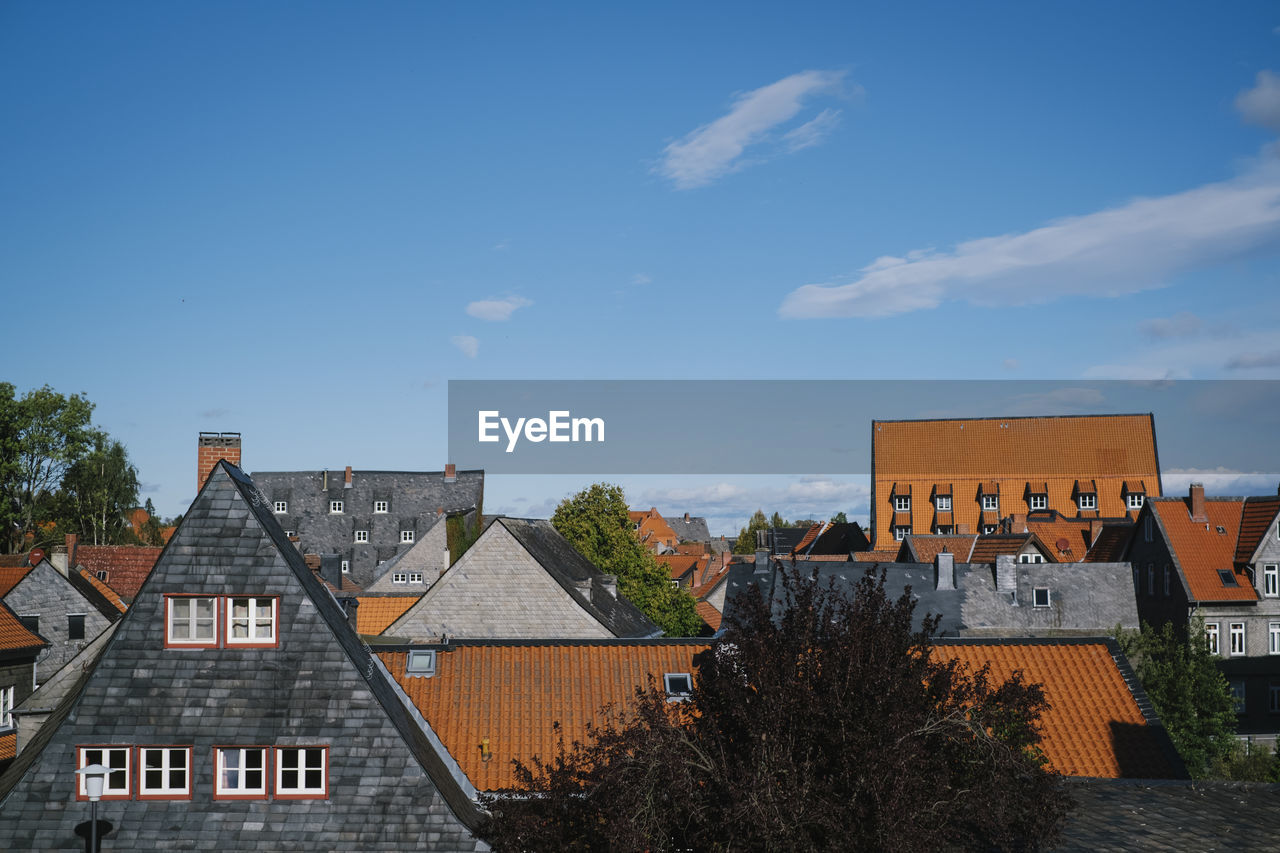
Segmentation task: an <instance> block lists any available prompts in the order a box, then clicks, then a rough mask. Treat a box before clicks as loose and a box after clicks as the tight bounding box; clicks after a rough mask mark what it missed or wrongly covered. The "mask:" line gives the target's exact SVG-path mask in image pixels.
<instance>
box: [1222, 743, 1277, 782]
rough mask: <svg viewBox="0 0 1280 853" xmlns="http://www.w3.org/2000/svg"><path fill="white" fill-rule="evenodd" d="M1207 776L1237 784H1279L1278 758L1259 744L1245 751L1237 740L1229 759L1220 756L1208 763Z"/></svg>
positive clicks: (1243, 746)
mask: <svg viewBox="0 0 1280 853" xmlns="http://www.w3.org/2000/svg"><path fill="white" fill-rule="evenodd" d="M1208 776H1209V778H1211V779H1233V780H1235V781H1239V782H1280V757H1278V756H1277V755H1276V753H1275V752H1273V751H1272V750H1270V749H1268V748H1267V747H1266V746H1262V745H1259V744H1254V745H1252V746H1251V747H1249V749H1248V751H1246V750H1245V745H1244V744H1243V743H1241V742H1240V741H1239V740H1237V741H1236V743H1235V746H1234V747H1233V748H1232V753H1231V755H1230V756H1229V757H1226V758H1223V757H1221V756H1220V757H1218V758H1215V759H1214V760H1213V761H1212V762H1210V763H1209V773H1208Z"/></svg>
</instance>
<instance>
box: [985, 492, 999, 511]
mask: <svg viewBox="0 0 1280 853" xmlns="http://www.w3.org/2000/svg"><path fill="white" fill-rule="evenodd" d="M999 510H1000V496H999V495H986V494H984V495H983V496H982V511H983V512H998V511H999Z"/></svg>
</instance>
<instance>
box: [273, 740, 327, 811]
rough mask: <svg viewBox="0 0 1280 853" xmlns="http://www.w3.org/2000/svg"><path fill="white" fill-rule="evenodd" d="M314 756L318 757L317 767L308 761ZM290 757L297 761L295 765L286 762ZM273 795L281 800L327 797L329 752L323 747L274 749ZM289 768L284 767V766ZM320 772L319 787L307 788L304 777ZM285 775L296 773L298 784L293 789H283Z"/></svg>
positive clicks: (279, 747)
mask: <svg viewBox="0 0 1280 853" xmlns="http://www.w3.org/2000/svg"><path fill="white" fill-rule="evenodd" d="M315 754H319V756H320V765H319V767H316V766H314V765H313V764H312V763H311V762H310V760H309V759H311V758H312V757H314V755H315ZM290 757H295V758H296V759H297V761H296V763H295V762H291V761H288V759H289V758H290ZM274 758H275V761H274V762H273V763H274V764H275V780H276V784H275V795H276V796H277V797H282V798H286V799H288V798H295V799H297V798H304V797H306V798H310V797H327V796H328V795H329V750H328V749H326V748H325V747H323V746H291V747H281V746H278V747H276V749H275V756H274ZM287 763H288V764H290V765H291V766H288V767H286V766H285V765H286V764H287ZM313 770H319V771H320V785H319V787H313V786H308V785H307V784H306V777H307V773H308V772H309V771H313ZM285 773H297V774H298V779H297V781H298V784H297V785H296V786H294V787H285V784H284V775H285Z"/></svg>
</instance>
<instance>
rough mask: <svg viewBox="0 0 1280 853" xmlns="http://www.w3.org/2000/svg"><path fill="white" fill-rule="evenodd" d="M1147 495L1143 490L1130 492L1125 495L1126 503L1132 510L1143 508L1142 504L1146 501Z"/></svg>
mask: <svg viewBox="0 0 1280 853" xmlns="http://www.w3.org/2000/svg"><path fill="white" fill-rule="evenodd" d="M1146 498H1147V496H1146V495H1144V494H1142V493H1141V492H1130V493H1129V494H1127V495H1125V496H1124V504H1125V506H1126V507H1128V508H1129V509H1132V510H1138V509H1142V505H1143V504H1144V503H1145V502H1146Z"/></svg>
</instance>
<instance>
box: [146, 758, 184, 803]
mask: <svg viewBox="0 0 1280 853" xmlns="http://www.w3.org/2000/svg"><path fill="white" fill-rule="evenodd" d="M190 798H191V747H189V746H140V747H138V799H140V800H187V799H190Z"/></svg>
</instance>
